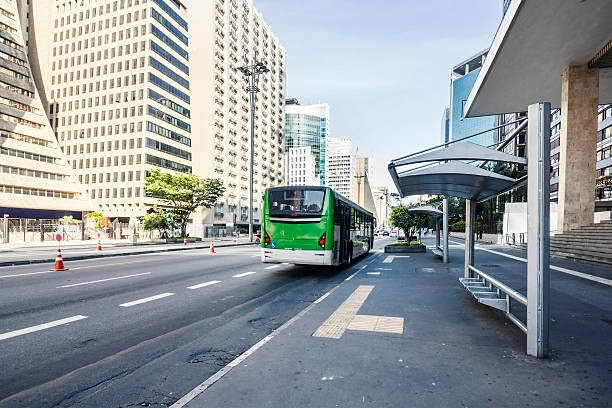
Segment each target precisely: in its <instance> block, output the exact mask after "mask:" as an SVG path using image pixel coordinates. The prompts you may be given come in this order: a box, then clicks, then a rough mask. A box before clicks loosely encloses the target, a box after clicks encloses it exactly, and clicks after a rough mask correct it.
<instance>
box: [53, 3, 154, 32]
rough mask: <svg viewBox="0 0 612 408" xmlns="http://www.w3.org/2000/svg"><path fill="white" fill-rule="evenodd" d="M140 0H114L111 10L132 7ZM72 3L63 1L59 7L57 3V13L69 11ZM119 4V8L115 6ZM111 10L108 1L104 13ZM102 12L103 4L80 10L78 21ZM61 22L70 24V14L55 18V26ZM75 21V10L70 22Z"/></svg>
mask: <svg viewBox="0 0 612 408" xmlns="http://www.w3.org/2000/svg"><path fill="white" fill-rule="evenodd" d="M140 3H141V0H120V1H119V2H117V1H114V2H113V11H117V10H123V9H124V8H125V7H128V8H129V7H132V5H134V6H138V5H140ZM146 3H147V0H142V4H146ZM72 5H73V3H70V2H69V3H67V4H66V3H64V4H62V6H61V7H60V6H59V5H58V6H57V7H56V10H57V13H60V12H61V13H65V12H68V13H69V12H70V10H71V6H72ZM74 5H75V7H79V8H80V6H77V5H76V4H74ZM118 6H119V9H118V8H117V7H118ZM110 12H111V3H110V2H108V3H107V4H106V14H108V13H110ZM103 14H104V6H100V7H95V6H94V7H93V8H92V9H91V10H85V11H81V12H79V15H78V16H79V21H83V17H85V18H86V19H89V18H90V16H91V17H96V15H100V16H102V15H103ZM60 22H61V25H62V26H63V25H64V22H65V23H66V24H70V22H71V21H70V16H67V17H66V18H65V20H64V17H62V18H61V20H60V19H57V18H56V19H55V28H57V26H58V24H59V23H60ZM76 22H77V13H76V12H75V13H74V14H73V15H72V23H76Z"/></svg>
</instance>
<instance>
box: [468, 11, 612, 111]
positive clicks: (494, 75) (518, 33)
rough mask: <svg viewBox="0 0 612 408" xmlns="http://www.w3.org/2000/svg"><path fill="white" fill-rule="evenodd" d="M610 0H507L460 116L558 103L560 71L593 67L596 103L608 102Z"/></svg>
mask: <svg viewBox="0 0 612 408" xmlns="http://www.w3.org/2000/svg"><path fill="white" fill-rule="evenodd" d="M611 26H612V5H611V4H610V0H588V1H584V0H582V1H580V0H572V1H570V0H565V1H559V0H512V2H511V3H510V7H509V8H508V11H507V12H506V15H505V16H504V18H503V20H502V22H501V24H500V26H499V28H498V30H497V33H496V34H495V38H494V39H493V43H492V44H491V48H490V49H489V53H488V55H487V57H486V59H485V62H484V65H483V67H482V69H481V70H480V72H479V73H478V77H477V79H476V82H475V84H474V86H473V87H472V91H471V92H470V95H469V97H468V100H467V103H466V106H465V112H466V117H474V116H484V115H494V114H499V113H508V112H522V111H525V110H527V106H528V105H530V104H532V103H536V102H550V103H551V105H552V106H553V107H559V106H560V104H561V74H562V73H563V71H564V70H565V69H566V68H567V67H568V66H572V65H587V64H588V65H589V66H591V67H599V68H600V71H599V103H601V104H604V103H612V68H611V67H610V57H611V55H610V54H611V53H612V48H611V47H610V44H611V43H610V42H611V41H612V30H611V28H610V27H611Z"/></svg>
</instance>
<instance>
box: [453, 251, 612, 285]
mask: <svg viewBox="0 0 612 408" xmlns="http://www.w3.org/2000/svg"><path fill="white" fill-rule="evenodd" d="M462 246H465V244H463V245H462ZM475 248H476V249H479V250H481V251H486V252H490V253H492V254H495V255H500V256H505V257H506V258H510V259H514V260H515V261H520V262H525V263H527V259H526V258H521V257H520V256H515V255H510V254H505V253H503V252H499V251H494V250H492V249H487V248H482V247H479V246H476V247H475ZM550 269H552V270H555V271H558V272H562V273H566V274H568V275H573V276H576V277H578V278H582V279H587V280H590V281H593V282H597V283H602V284H604V285H608V286H612V279H606V278H600V277H599V276H594V275H589V274H587V273H583V272H578V271H574V270H572V269H567V268H563V267H561V266H555V265H550Z"/></svg>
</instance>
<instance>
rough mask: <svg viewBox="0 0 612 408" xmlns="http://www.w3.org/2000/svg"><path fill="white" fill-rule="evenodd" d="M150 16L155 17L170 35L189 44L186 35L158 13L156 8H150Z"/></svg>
mask: <svg viewBox="0 0 612 408" xmlns="http://www.w3.org/2000/svg"><path fill="white" fill-rule="evenodd" d="M151 17H153V19H155V20H156V21H157V22H158V23H159V24H161V25H162V27H164V28H165V29H166V30H168V31H169V32H170V33H171V34H172V35H174V36H175V37H176V38H178V39H179V40H180V41H181V42H182V43H183V44H185V45H189V40H188V39H187V36H186V35H185V34H183V33H182V32H181V31H180V30H179V29H178V28H176V27H175V26H174V24H172V23H171V22H170V21H168V19H166V18H165V17H164V16H162V15H161V14H159V13H158V12H157V10H155V9H151Z"/></svg>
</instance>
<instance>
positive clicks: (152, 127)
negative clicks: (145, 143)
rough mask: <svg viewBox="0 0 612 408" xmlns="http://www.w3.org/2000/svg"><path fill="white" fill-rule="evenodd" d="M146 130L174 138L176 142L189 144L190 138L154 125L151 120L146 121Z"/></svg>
mask: <svg viewBox="0 0 612 408" xmlns="http://www.w3.org/2000/svg"><path fill="white" fill-rule="evenodd" d="M147 130H148V131H149V132H153V133H155V134H158V135H160V136H163V137H166V138H168V139H171V140H174V141H176V142H179V143H182V144H184V145H187V146H191V139H190V138H188V137H187V136H183V135H180V134H178V133H176V132H173V131H172V130H169V129H166V128H164V127H161V126H159V125H156V124H155V123H153V122H149V121H147Z"/></svg>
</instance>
